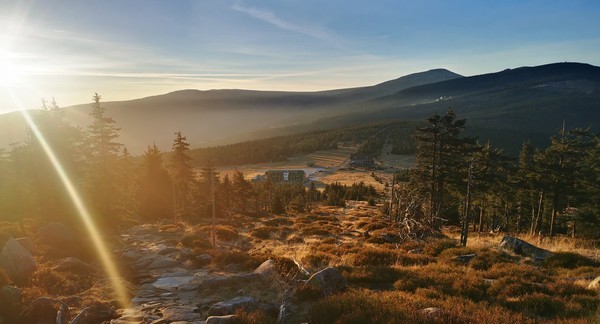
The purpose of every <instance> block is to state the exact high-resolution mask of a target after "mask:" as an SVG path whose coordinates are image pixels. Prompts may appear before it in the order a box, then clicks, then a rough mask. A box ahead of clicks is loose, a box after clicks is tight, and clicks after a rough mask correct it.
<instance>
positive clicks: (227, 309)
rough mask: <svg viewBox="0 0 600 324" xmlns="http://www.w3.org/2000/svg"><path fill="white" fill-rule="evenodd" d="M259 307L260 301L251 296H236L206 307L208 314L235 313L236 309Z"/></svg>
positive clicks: (251, 309) (248, 310) (246, 309)
mask: <svg viewBox="0 0 600 324" xmlns="http://www.w3.org/2000/svg"><path fill="white" fill-rule="evenodd" d="M259 307H260V303H259V302H258V301H257V300H256V299H254V298H253V297H236V298H234V299H231V300H228V301H222V302H220V303H216V304H214V305H212V306H211V307H210V308H209V309H208V316H219V315H230V314H235V312H236V311H237V310H238V309H243V310H245V311H247V312H252V311H254V310H256V309H258V308H259Z"/></svg>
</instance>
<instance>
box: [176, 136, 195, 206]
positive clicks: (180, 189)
mask: <svg viewBox="0 0 600 324" xmlns="http://www.w3.org/2000/svg"><path fill="white" fill-rule="evenodd" d="M189 146H190V144H189V143H188V142H187V138H186V137H185V136H183V135H181V132H176V133H175V140H174V141H173V147H172V148H173V155H172V156H171V165H170V170H171V175H172V179H173V191H174V192H173V198H174V202H173V205H174V208H175V217H178V218H181V217H183V216H184V215H188V216H190V217H191V216H192V207H193V206H192V191H191V189H192V185H193V182H194V169H193V168H192V166H191V161H192V158H191V157H190V156H189V155H188V151H189Z"/></svg>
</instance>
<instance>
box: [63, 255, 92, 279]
mask: <svg viewBox="0 0 600 324" xmlns="http://www.w3.org/2000/svg"><path fill="white" fill-rule="evenodd" d="M52 269H53V270H57V271H67V272H72V273H77V274H80V275H85V274H90V273H93V272H95V271H96V269H95V268H94V267H92V266H91V265H89V264H87V263H85V262H83V261H81V260H79V259H77V258H76V257H67V258H64V259H60V260H59V261H58V265H56V266H55V267H54V268H52Z"/></svg>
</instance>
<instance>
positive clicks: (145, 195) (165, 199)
mask: <svg viewBox="0 0 600 324" xmlns="http://www.w3.org/2000/svg"><path fill="white" fill-rule="evenodd" d="M143 158H144V161H143V165H142V171H141V177H140V180H139V187H138V190H137V200H138V208H137V210H138V213H139V215H140V217H141V218H142V219H145V220H151V221H156V220H160V219H165V218H170V217H172V215H173V204H172V202H173V199H172V197H173V191H172V184H171V178H170V177H169V173H168V172H167V170H165V168H164V167H163V165H162V156H161V152H160V150H159V149H158V147H157V146H156V144H153V145H152V146H148V148H147V149H146V151H145V152H144V156H143Z"/></svg>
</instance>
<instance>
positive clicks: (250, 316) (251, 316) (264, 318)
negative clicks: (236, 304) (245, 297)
mask: <svg viewBox="0 0 600 324" xmlns="http://www.w3.org/2000/svg"><path fill="white" fill-rule="evenodd" d="M231 323H233V324H255V323H261V324H263V323H264V324H275V323H277V314H272V313H270V312H268V311H267V310H264V309H259V310H255V311H253V312H246V311H244V310H243V309H240V310H238V311H236V312H235V318H234V320H233V321H232V322H231Z"/></svg>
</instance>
